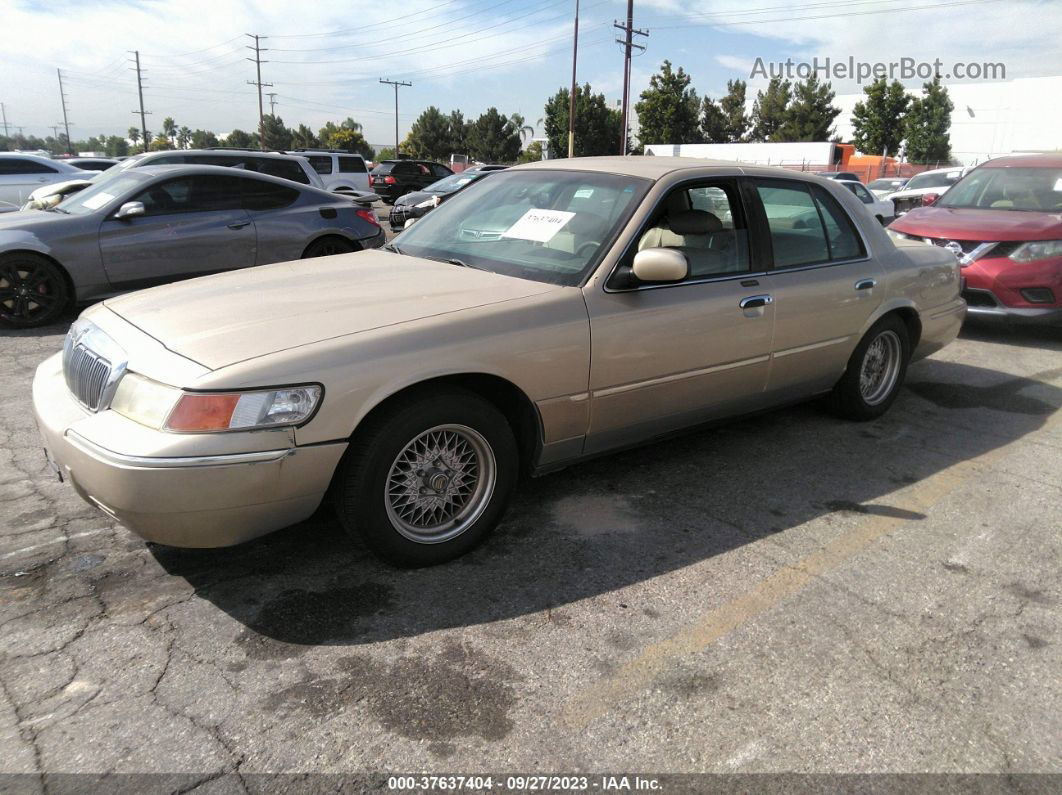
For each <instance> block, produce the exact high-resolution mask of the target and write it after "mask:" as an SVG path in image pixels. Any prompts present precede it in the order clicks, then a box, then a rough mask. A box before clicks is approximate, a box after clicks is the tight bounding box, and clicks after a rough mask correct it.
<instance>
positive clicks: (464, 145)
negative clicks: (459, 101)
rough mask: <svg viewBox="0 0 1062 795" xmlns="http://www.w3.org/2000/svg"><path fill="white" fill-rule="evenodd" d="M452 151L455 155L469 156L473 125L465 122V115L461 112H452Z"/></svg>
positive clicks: (450, 121)
mask: <svg viewBox="0 0 1062 795" xmlns="http://www.w3.org/2000/svg"><path fill="white" fill-rule="evenodd" d="M449 125H450V151H451V152H453V153H454V154H468V132H469V128H470V127H471V123H470V122H467V121H465V115H464V114H463V113H462V112H461V111H459V110H452V111H450V118H449Z"/></svg>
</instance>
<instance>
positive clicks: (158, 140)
mask: <svg viewBox="0 0 1062 795" xmlns="http://www.w3.org/2000/svg"><path fill="white" fill-rule="evenodd" d="M167 149H173V141H171V140H170V139H169V137H168V136H167V135H166V134H165V133H159V134H158V135H156V136H155V140H154V141H152V142H151V145H150V146H149V147H148V150H149V151H151V152H162V151H165V150H167Z"/></svg>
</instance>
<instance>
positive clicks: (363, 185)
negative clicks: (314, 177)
mask: <svg viewBox="0 0 1062 795" xmlns="http://www.w3.org/2000/svg"><path fill="white" fill-rule="evenodd" d="M291 151H292V152H295V153H296V154H299V155H302V156H303V157H305V158H306V159H307V160H308V161H309V163H310V166H311V167H312V168H313V169H314V171H316V172H317V174H318V176H320V177H321V179H322V180H323V181H324V184H325V187H326V188H328V190H331V191H335V192H336V193H349V192H355V191H367V190H369V189H370V187H371V186H370V184H369V167H368V165H367V164H366V162H365V158H364V157H362V156H361V155H358V154H354V153H352V152H347V151H345V150H342V149H293V150H291Z"/></svg>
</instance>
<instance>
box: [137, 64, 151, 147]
mask: <svg viewBox="0 0 1062 795" xmlns="http://www.w3.org/2000/svg"><path fill="white" fill-rule="evenodd" d="M133 56H134V57H135V59H136V60H135V63H136V93H137V95H138V96H139V97H140V110H139V111H135V110H134V111H133V113H134V114H136V113H138V112H139V114H140V136H141V138H142V139H143V141H144V151H145V152H146V151H147V150H148V144H149V143H151V142H150V141H149V140H148V131H147V119H146V117H147V116H150V115H151V111H146V110H144V72H143V70H142V69H141V68H140V50H133Z"/></svg>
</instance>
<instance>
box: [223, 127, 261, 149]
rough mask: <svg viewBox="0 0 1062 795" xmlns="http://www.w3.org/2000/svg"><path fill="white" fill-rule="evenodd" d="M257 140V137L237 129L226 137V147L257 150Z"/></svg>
mask: <svg viewBox="0 0 1062 795" xmlns="http://www.w3.org/2000/svg"><path fill="white" fill-rule="evenodd" d="M256 138H257V136H253V135H251V134H250V133H246V132H244V131H243V130H240V129H235V130H233V131H232V132H230V133H229V134H228V135H226V136H225V146H231V147H234V148H236V149H254V148H256V143H255V139H256Z"/></svg>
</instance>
